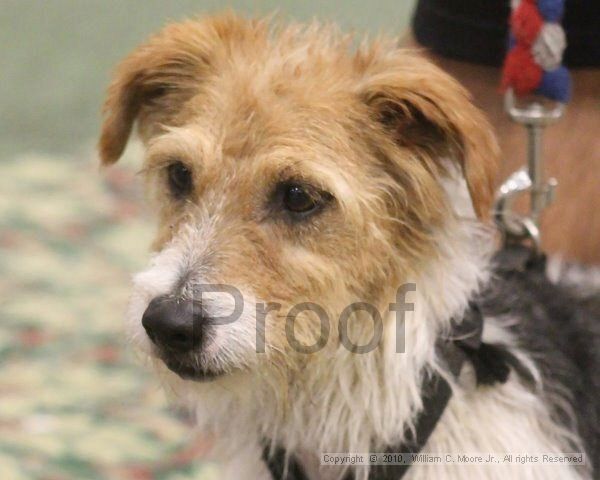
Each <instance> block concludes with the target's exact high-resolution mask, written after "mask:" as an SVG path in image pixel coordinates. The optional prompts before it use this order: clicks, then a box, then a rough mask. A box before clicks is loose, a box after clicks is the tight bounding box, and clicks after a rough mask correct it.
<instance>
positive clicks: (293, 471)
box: [263, 303, 511, 480]
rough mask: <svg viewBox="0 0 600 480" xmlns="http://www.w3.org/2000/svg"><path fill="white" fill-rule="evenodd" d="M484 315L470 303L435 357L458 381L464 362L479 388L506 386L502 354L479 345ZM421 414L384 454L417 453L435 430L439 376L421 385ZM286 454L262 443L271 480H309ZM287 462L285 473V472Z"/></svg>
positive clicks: (391, 471)
mask: <svg viewBox="0 0 600 480" xmlns="http://www.w3.org/2000/svg"><path fill="white" fill-rule="evenodd" d="M482 331H483V315H482V313H481V309H480V308H479V306H478V305H477V304H476V303H471V304H470V305H469V308H468V309H467V310H466V311H465V314H464V317H463V319H462V321H461V322H459V323H454V325H453V328H452V331H451V334H450V336H449V337H448V338H444V339H440V341H439V342H438V344H437V349H438V353H439V355H440V357H441V358H443V359H444V361H445V363H446V367H447V368H448V370H449V372H450V373H451V374H452V375H453V376H454V377H455V378H458V376H459V375H460V372H461V370H462V367H463V365H464V363H465V361H466V360H469V361H470V362H471V363H472V365H473V367H474V369H475V374H476V377H477V383H478V385H479V384H486V385H489V384H493V383H496V382H501V383H503V382H505V381H506V379H507V378H508V374H509V372H510V367H509V364H510V363H511V362H510V361H507V357H506V356H505V352H504V351H503V350H502V349H501V348H499V347H495V346H493V345H488V344H484V343H482V340H481V334H482ZM422 392H423V410H422V411H421V412H420V414H419V416H418V417H417V420H416V422H415V430H414V434H413V433H412V432H410V431H409V432H407V433H406V438H408V440H407V441H406V442H405V443H403V444H400V445H395V446H392V447H390V448H388V449H386V453H409V454H416V453H419V452H420V451H421V450H422V449H423V448H424V447H425V444H426V443H427V441H428V440H429V437H430V436H431V434H432V433H433V431H434V430H435V426H436V425H437V423H438V421H439V420H440V418H441V416H442V414H443V413H444V410H445V409H446V406H447V405H448V402H449V400H450V397H451V396H452V389H451V387H450V385H449V383H448V381H446V379H444V378H443V377H442V376H441V375H440V374H438V373H432V374H431V375H429V376H427V377H426V378H425V380H424V382H423V387H422ZM286 457H287V453H286V451H285V449H284V448H282V447H279V446H276V447H275V448H274V449H272V448H270V446H269V444H268V443H267V442H265V448H264V449H263V459H264V461H265V462H266V464H267V467H268V469H269V471H270V472H271V475H272V476H273V479H274V480H308V477H307V475H306V473H305V472H304V469H303V468H302V466H301V465H300V463H299V462H298V461H297V460H296V459H295V458H294V457H293V455H290V456H289V458H286ZM286 460H287V472H286ZM409 468H410V464H403V465H372V466H371V468H370V469H369V480H400V479H401V478H402V477H403V476H404V475H405V474H406V472H407V471H408V469H409ZM353 479H354V474H353V473H352V472H350V473H348V474H347V475H346V477H344V480H353Z"/></svg>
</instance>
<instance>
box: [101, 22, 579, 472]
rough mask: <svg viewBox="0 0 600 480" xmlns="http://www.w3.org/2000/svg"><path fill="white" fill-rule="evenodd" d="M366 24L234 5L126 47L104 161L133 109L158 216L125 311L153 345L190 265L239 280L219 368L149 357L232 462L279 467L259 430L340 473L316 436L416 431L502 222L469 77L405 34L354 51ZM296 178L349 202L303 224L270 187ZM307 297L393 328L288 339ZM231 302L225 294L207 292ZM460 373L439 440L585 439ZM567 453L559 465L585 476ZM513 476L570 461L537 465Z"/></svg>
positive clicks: (499, 445) (341, 441)
mask: <svg viewBox="0 0 600 480" xmlns="http://www.w3.org/2000/svg"><path fill="white" fill-rule="evenodd" d="M352 41H353V40H352V38H351V37H349V36H345V35H342V34H341V33H339V32H338V31H337V29H336V28H335V27H332V26H325V27H324V26H320V25H318V24H312V25H308V26H303V25H292V26H288V27H285V28H283V27H281V26H278V25H273V24H272V23H269V21H265V20H246V19H242V18H240V17H237V16H235V15H233V14H230V13H226V14H223V15H220V16H216V17H209V18H204V19H199V20H192V21H188V22H184V23H179V24H173V25H170V26H168V27H166V28H165V29H164V30H163V31H162V32H160V33H159V34H158V35H156V36H154V37H152V38H151V39H150V40H149V41H148V42H147V43H146V44H144V45H142V46H141V47H139V48H138V49H137V50H135V51H134V52H133V53H132V54H131V55H130V56H129V57H127V58H126V59H125V60H124V61H123V63H122V64H121V65H120V66H119V67H118V69H117V71H116V73H115V79H114V81H113V83H112V85H111V86H110V89H109V93H108V99H107V101H106V105H105V123H104V126H103V130H102V136H101V139H100V154H101V157H102V161H103V163H104V164H111V163H113V162H115V161H117V159H118V158H119V156H120V155H121V153H122V152H123V150H124V148H125V145H126V143H127V140H128V138H129V135H130V133H131V130H132V127H133V125H134V123H136V122H137V125H138V130H139V133H140V136H141V138H142V140H143V141H144V143H145V145H146V147H147V154H146V160H145V165H144V170H143V171H144V172H145V175H146V177H147V180H148V184H149V186H150V190H151V191H152V192H153V198H154V201H155V203H154V204H155V205H156V207H157V209H158V212H159V230H158V233H157V238H156V241H155V249H156V251H157V253H156V255H155V257H154V258H153V260H152V263H151V265H150V267H149V268H148V269H147V270H146V271H145V272H142V273H141V274H139V275H138V276H137V277H136V279H135V285H134V294H133V296H132V301H131V305H130V310H129V313H128V326H129V329H130V332H131V335H132V337H133V339H134V340H135V343H136V344H137V345H138V346H139V347H141V348H142V350H145V351H147V352H148V353H149V354H152V352H153V350H152V347H151V344H150V342H149V340H148V339H147V337H146V335H145V333H144V331H143V329H142V328H141V325H140V319H141V316H142V314H143V312H144V309H145V308H146V306H147V305H148V303H149V302H150V300H151V299H152V298H154V297H156V296H158V295H161V294H165V293H170V292H172V290H173V288H175V285H178V284H180V283H181V280H182V278H184V279H185V281H184V285H183V288H182V290H181V292H182V293H181V294H182V295H186V294H187V293H186V292H189V291H192V290H193V287H194V285H196V284H198V283H207V282H216V283H228V284H231V285H234V286H236V287H237V288H239V289H240V290H241V291H242V292H244V297H245V300H246V301H245V310H244V314H243V315H242V317H241V318H240V320H238V321H237V322H236V323H235V324H232V325H224V326H220V327H219V330H218V331H217V334H216V336H215V340H214V343H213V344H211V345H210V346H209V347H208V348H207V350H206V351H205V352H202V353H201V354H198V355H197V357H195V358H196V361H197V362H198V363H199V364H202V365H204V366H208V367H209V368H212V369H214V370H216V371H221V372H225V373H226V374H225V375H224V376H221V377H219V378H217V379H216V380H214V381H212V382H210V383H198V384H196V383H193V382H187V381H183V380H181V379H179V378H178V377H177V376H176V375H174V374H172V373H171V372H169V371H168V370H167V369H166V368H165V367H164V365H162V363H161V362H160V361H156V362H155V363H156V368H157V370H158V372H159V373H160V375H161V377H162V378H163V379H164V381H165V384H166V386H167V389H168V390H169V391H171V392H172V393H173V395H174V397H176V399H177V401H179V402H183V403H185V404H187V405H189V406H192V407H193V408H194V410H195V411H197V414H198V421H199V424H200V425H201V426H202V427H203V428H206V429H209V430H213V431H214V432H215V433H216V435H217V439H218V440H217V446H216V450H217V451H220V454H221V456H222V457H223V458H227V459H228V463H227V464H226V465H224V469H225V472H224V475H225V476H228V478H242V477H240V472H243V475H242V476H243V478H268V477H267V475H268V474H267V472H266V470H265V467H264V465H263V464H262V461H261V459H260V454H261V452H260V450H261V447H260V445H259V442H260V441H261V439H262V438H264V439H267V440H271V441H273V442H274V443H278V444H280V445H283V446H285V447H286V448H287V449H288V451H289V452H291V453H294V454H295V455H298V456H299V457H300V458H302V459H303V462H304V465H305V467H306V468H307V469H308V470H310V471H311V472H312V475H313V477H314V478H336V475H338V474H339V473H340V471H336V470H335V469H332V467H322V468H321V469H319V467H318V461H317V459H318V454H319V453H320V452H325V451H329V452H343V451H347V452H366V451H377V450H378V449H383V448H385V446H386V445H393V444H397V443H398V442H400V441H402V439H403V435H404V432H405V429H406V428H407V427H408V428H410V427H411V426H413V423H414V419H415V416H416V414H417V413H418V412H419V411H420V409H421V408H422V400H421V391H420V386H421V382H422V379H423V378H424V376H425V375H428V374H430V373H431V372H433V371H439V372H441V373H442V374H443V375H447V373H446V371H445V368H444V365H443V363H441V362H440V360H439V359H438V358H437V357H436V353H435V348H434V344H435V341H436V339H437V338H438V337H439V335H440V334H442V333H443V332H444V331H445V330H447V329H448V328H449V325H450V319H451V318H452V317H453V316H455V315H460V313H461V312H462V311H463V310H464V309H465V307H466V306H467V303H468V301H469V299H470V297H471V296H472V295H473V294H474V293H475V292H476V291H477V290H478V289H479V288H480V286H481V284H482V283H483V282H485V280H486V279H487V275H488V274H487V259H488V257H489V254H490V252H491V250H492V248H493V238H492V236H491V234H490V233H489V231H488V229H487V228H486V227H485V225H484V224H483V223H482V222H481V221H480V220H484V219H485V218H487V214H488V210H489V207H490V201H491V182H492V174H493V171H494V165H495V161H496V156H497V147H496V143H495V141H494V139H493V135H492V134H491V129H490V127H489V125H488V124H487V122H486V121H485V119H484V118H483V117H482V115H481V113H480V112H479V111H477V110H476V109H475V108H474V107H473V106H472V105H471V104H470V102H469V99H468V98H467V95H466V94H465V91H464V90H463V89H462V88H461V87H460V86H459V85H458V84H457V83H456V82H455V81H454V80H452V79H451V78H450V77H448V76H447V75H445V74H444V73H443V72H441V71H440V70H439V69H437V68H436V67H434V66H433V65H431V64H429V63H427V62H426V61H424V60H423V59H421V58H420V57H419V56H418V55H417V54H416V53H414V52H410V51H405V50H399V49H397V48H396V47H395V46H394V41H386V40H377V41H375V42H372V43H366V42H364V43H363V44H361V45H360V46H359V47H358V48H356V49H353V48H352ZM175 160H177V161H180V162H183V163H184V164H185V165H187V166H188V168H189V169H190V170H191V171H192V172H193V178H194V189H193V193H192V194H191V196H190V197H189V198H187V199H186V200H184V201H182V200H175V199H173V198H172V197H171V196H170V195H169V192H168V188H167V182H166V173H165V172H166V168H165V167H166V166H167V165H169V164H170V163H172V162H173V161H175ZM287 178H294V179H302V180H303V181H305V182H307V183H310V184H312V185H315V186H316V187H318V188H320V189H322V190H325V191H327V192H330V193H331V194H332V195H333V198H334V201H333V202H332V203H331V204H330V205H328V207H327V208H326V209H324V210H323V211H322V212H320V213H319V215H317V216H315V217H314V218H310V219H309V220H307V221H305V222H301V223H297V224H290V223H289V222H285V221H283V220H281V218H278V217H277V215H276V214H274V213H273V211H272V209H271V208H270V207H269V206H268V202H267V199H268V196H269V192H270V191H271V190H272V188H273V186H274V185H276V184H277V182H280V181H282V180H285V179H287ZM477 217H478V218H479V220H478V219H477ZM405 282H415V283H416V285H417V292H416V293H415V294H414V297H413V298H412V300H413V302H414V304H415V311H414V312H413V313H412V314H410V315H409V316H408V317H407V318H406V320H405V331H406V346H407V347H406V350H407V351H406V353H397V352H396V351H395V342H396V323H395V318H394V316H393V314H391V313H390V312H389V311H388V304H389V303H390V302H392V301H393V300H394V296H395V292H396V289H397V288H398V286H400V285H401V284H403V283H405ZM304 301H312V302H317V303H319V304H320V305H321V306H323V307H324V309H325V310H326V312H327V313H328V315H329V318H330V319H337V318H338V317H339V314H340V313H341V311H342V310H343V308H344V307H345V306H347V305H349V304H351V303H352V302H355V301H367V302H370V303H371V304H373V305H375V306H377V307H378V309H379V311H381V312H383V314H384V335H383V338H382V342H381V344H380V345H379V347H378V348H377V349H375V350H374V351H373V352H370V353H368V354H363V355H358V354H355V353H352V352H349V351H348V350H346V349H345V348H342V347H341V346H340V344H339V341H338V336H337V331H336V328H337V324H336V323H335V322H332V325H331V327H332V332H331V335H330V336H329V343H328V344H327V345H326V347H325V348H324V349H322V350H321V351H319V352H317V353H315V354H311V355H306V354H301V353H298V352H296V351H294V350H293V349H291V348H290V346H289V344H288V342H287V340H286V337H285V332H284V325H285V319H286V312H288V311H289V309H290V308H291V307H292V306H293V305H295V304H298V303H300V302H304ZM260 302H277V303H279V304H280V305H281V308H280V309H279V310H278V311H277V312H271V313H270V314H269V315H268V316H267V318H266V326H265V334H266V348H265V349H266V352H265V353H264V354H257V353H255V347H256V345H255V342H256V335H255V332H256V328H257V320H256V314H255V312H254V311H253V309H255V306H256V304H257V303H260ZM225 304H226V301H225V300H224V299H218V298H217V299H214V300H213V301H212V302H207V305H206V308H207V309H208V310H209V312H215V311H219V309H221V310H222V309H225V308H226V305H225ZM203 306H204V303H203ZM370 325H372V322H371V320H369V319H368V318H367V319H365V318H362V317H361V316H360V315H357V317H356V318H355V319H354V320H353V322H352V324H351V336H352V338H353V340H355V341H356V342H357V343H365V342H362V341H361V340H363V339H364V338H370V335H371V330H370ZM318 329H319V323H318V322H317V321H316V319H315V318H314V317H311V316H310V315H304V316H301V317H299V318H298V320H297V321H296V335H297V337H298V339H299V340H300V341H301V342H302V343H305V344H311V343H312V342H313V339H314V338H315V335H316V332H318ZM532 368H534V367H532ZM454 388H455V390H456V394H455V396H454V397H453V400H452V401H451V405H450V407H449V409H448V411H447V412H446V414H445V415H444V418H443V420H442V421H441V423H440V425H439V426H438V429H437V430H436V433H435V434H434V435H433V437H432V438H431V440H430V442H429V443H428V445H427V450H429V451H432V452H433V451H449V452H453V451H470V450H471V449H472V448H477V447H478V446H479V445H481V447H482V448H483V449H492V450H494V451H497V450H500V451H503V450H511V449H513V448H515V449H520V448H523V449H525V450H527V449H531V450H536V449H538V450H540V449H541V450H543V451H562V450H563V449H565V448H567V445H569V443H568V442H569V439H568V438H567V437H568V436H567V435H566V434H564V432H563V431H562V430H561V429H560V427H559V426H557V425H556V424H555V423H554V421H553V419H551V418H549V417H548V412H547V411H546V410H545V407H544V405H543V403H542V401H541V400H540V399H539V398H538V397H537V396H536V395H535V394H532V393H529V392H528V391H527V390H526V387H525V386H523V385H521V384H520V383H519V381H518V380H514V379H513V380H512V381H511V382H510V383H509V384H507V385H506V386H504V387H502V388H500V389H498V390H497V391H494V392H488V391H483V392H480V391H479V390H476V389H475V387H474V386H473V382H472V381H469V380H468V379H467V380H465V381H464V385H463V384H462V383H461V382H459V383H456V384H455V385H454ZM490 411H491V412H493V413H492V414H490V413H489V412H490ZM500 419H503V420H502V421H505V422H506V424H507V425H508V424H510V422H511V421H512V422H515V425H516V429H518V430H519V433H518V436H517V435H516V434H515V433H514V432H509V431H508V427H504V428H505V429H506V430H507V432H503V433H506V436H502V437H498V439H497V440H496V441H488V440H489V439H490V438H491V436H494V435H496V432H495V431H494V430H497V429H498V428H499V426H498V423H499V422H500ZM453 468H454V469H453ZM465 468H469V467H462V469H461V468H458V467H452V466H446V467H440V466H436V467H427V466H422V467H414V468H412V469H411V471H410V473H409V476H410V478H437V477H439V476H440V475H442V474H444V475H445V476H446V477H447V478H466V477H465V475H469V473H468V471H465V470H464V469H465ZM559 468H563V470H561V472H562V473H564V475H565V476H563V477H561V478H580V477H579V475H580V473H578V472H576V471H575V470H572V469H570V467H559ZM473 471H475V470H473ZM555 471H558V470H552V472H555ZM476 472H477V477H478V478H506V474H507V473H506V472H507V470H506V469H504V470H503V469H501V468H499V469H496V470H494V469H493V468H487V469H485V468H483V467H481V469H480V470H476ZM519 472H525V474H524V475H528V476H523V478H558V477H551V476H548V472H550V470H549V469H548V468H546V467H541V466H540V467H538V468H537V470H536V469H535V468H533V467H530V468H529V469H528V470H527V469H526V470H519ZM358 473H359V475H362V476H364V475H366V473H367V470H366V469H364V468H363V469H362V470H361V469H359V470H358ZM517 473H518V472H517ZM359 478H362V477H359ZM407 478H408V477H407Z"/></svg>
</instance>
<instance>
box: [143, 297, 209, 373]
mask: <svg viewBox="0 0 600 480" xmlns="http://www.w3.org/2000/svg"><path fill="white" fill-rule="evenodd" d="M209 324H210V318H209V317H208V316H207V315H206V314H205V313H204V312H203V310H202V304H201V303H200V302H198V301H195V300H191V299H185V298H181V297H176V296H170V295H163V296H160V297H156V298H154V299H153V300H152V301H151V302H150V304H149V305H148V307H147V308H146V311H145V312H144V315H143V316H142V326H143V327H144V329H145V330H146V333H147V335H148V337H149V338H150V340H151V341H152V343H153V344H154V345H155V347H156V349H157V353H158V356H159V357H160V358H161V360H162V361H163V362H164V363H165V365H167V367H168V368H169V369H170V370H172V371H173V372H175V373H176V374H178V375H179V376H180V377H182V378H184V379H187V380H190V379H191V380H204V379H209V378H212V377H214V376H216V374H214V373H212V372H209V371H206V370H204V369H202V368H201V367H199V366H198V362H197V361H194V360H193V359H194V356H195V354H197V353H199V352H200V351H201V349H202V344H203V343H204V342H205V340H206V338H205V337H206V336H207V327H208V325H209Z"/></svg>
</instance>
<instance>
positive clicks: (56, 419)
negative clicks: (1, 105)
mask: <svg viewBox="0 0 600 480" xmlns="http://www.w3.org/2000/svg"><path fill="white" fill-rule="evenodd" d="M88 151H91V149H88ZM135 153H136V152H135V151H134V152H130V153H129V155H128V157H129V159H128V160H127V161H126V162H122V163H121V164H119V165H118V166H115V167H113V168H111V169H109V170H106V171H101V172H100V171H99V169H98V165H97V164H96V162H95V159H94V155H93V154H87V155H81V156H80V159H77V158H53V157H50V156H43V155H27V156H20V157H19V158H14V159H11V160H8V161H4V162H3V164H2V166H1V167H0V169H1V170H0V172H1V175H0V192H1V193H0V318H1V321H0V479H3V480H4V479H6V480H18V479H44V480H62V479H77V480H81V479H86V480H88V479H127V480H133V479H136V480H141V479H171V480H175V479H192V478H193V479H200V480H212V479H215V478H218V472H217V469H216V467H215V466H214V465H212V464H210V463H208V462H206V461H203V460H202V458H203V456H204V455H205V453H206V451H207V442H206V441H205V440H203V439H202V436H201V435H200V434H199V433H198V432H194V431H193V430H192V428H191V427H190V425H189V424H188V423H187V422H186V420H185V419H184V418H183V417H179V416H178V415H177V414H176V413H175V412H173V411H170V410H169V409H168V407H167V404H166V401H165V398H164V396H163V394H162V391H161V389H160V388H159V386H158V385H157V383H156V382H154V381H153V378H152V376H151V375H150V374H149V373H148V372H146V371H145V370H144V369H143V367H141V366H139V365H137V364H136V362H135V359H134V358H133V354H132V353H131V352H130V351H129V349H128V348H127V347H126V345H125V339H124V338H123V328H122V317H123V312H124V310H125V305H126V301H127V295H128V291H129V278H130V275H131V273H132V272H134V271H136V270H137V269H139V268H140V267H141V266H143V265H144V262H145V259H146V258H147V255H148V248H147V245H149V243H150V238H151V233H152V231H151V227H150V225H149V221H148V220H147V217H146V216H144V214H143V208H142V206H143V202H142V201H141V200H140V199H141V195H140V192H139V187H140V184H141V181H140V179H139V178H138V177H136V174H135V172H136V169H137V168H139V165H136V162H135V161H133V160H132V158H131V157H136V156H137V155H136V154H135ZM82 159H83V160H82Z"/></svg>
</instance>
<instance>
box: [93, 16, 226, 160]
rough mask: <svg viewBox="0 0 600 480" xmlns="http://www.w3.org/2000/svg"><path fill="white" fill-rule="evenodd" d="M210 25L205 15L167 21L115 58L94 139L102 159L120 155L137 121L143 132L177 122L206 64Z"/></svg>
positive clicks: (211, 35)
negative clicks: (196, 19)
mask: <svg viewBox="0 0 600 480" xmlns="http://www.w3.org/2000/svg"><path fill="white" fill-rule="evenodd" d="M215 23H216V22H215ZM211 26H212V25H211V24H209V21H205V22H204V23H202V22H186V23H181V24H173V25H169V26H167V27H166V28H164V29H163V30H162V31H161V32H159V33H158V34H156V35H154V36H153V37H151V38H150V39H149V40H148V41H147V42H146V43H145V44H142V45H141V46H139V47H138V48H136V49H135V50H134V51H133V52H132V53H131V54H129V55H128V56H127V57H126V58H125V59H124V60H123V61H122V62H121V63H120V64H119V66H118V67H117V69H116V71H115V74H114V76H113V80H112V83H111V84H110V86H109V88H108V93H107V96H106V101H105V103H104V109H103V110H104V122H103V124H102V133H101V135H100V142H99V145H98V149H99V152H100V158H101V160H102V163H103V164H105V165H108V164H111V163H114V162H116V161H117V160H118V159H119V157H120V156H121V154H122V153H123V151H124V150H125V147H126V145H127V142H128V140H129V137H130V134H131V131H132V129H133V126H134V124H135V123H137V125H138V130H139V131H140V133H141V134H142V138H147V137H148V136H150V135H151V134H152V133H153V132H155V131H156V130H157V129H160V128H161V126H163V125H173V124H175V122H176V115H177V113H178V112H179V111H180V109H181V106H182V104H183V103H184V102H185V101H186V100H188V99H189V98H190V97H191V96H192V95H193V94H194V91H195V89H197V85H198V82H199V81H200V80H201V79H202V78H203V76H204V75H205V73H206V70H207V68H208V59H207V58H208V53H207V52H208V51H209V50H210V48H211V42H212V40H213V37H214V36H215V35H214V34H213V30H211V28H208V27H211Z"/></svg>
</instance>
